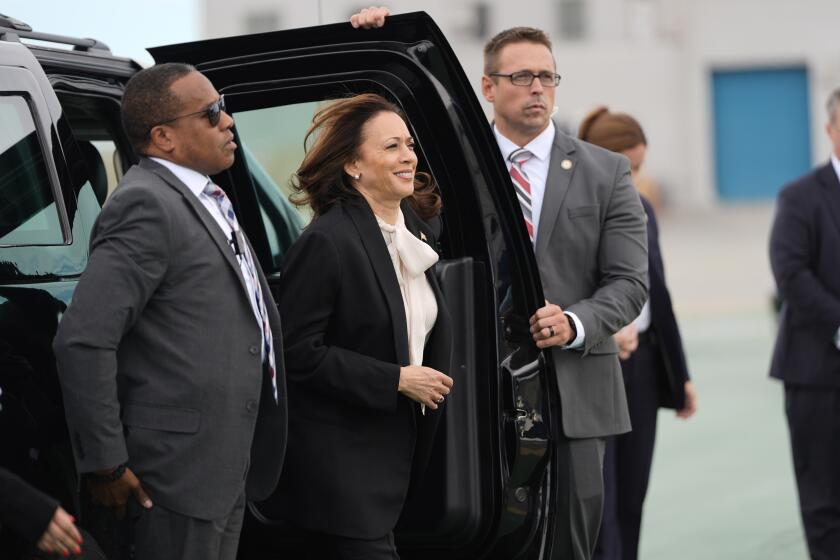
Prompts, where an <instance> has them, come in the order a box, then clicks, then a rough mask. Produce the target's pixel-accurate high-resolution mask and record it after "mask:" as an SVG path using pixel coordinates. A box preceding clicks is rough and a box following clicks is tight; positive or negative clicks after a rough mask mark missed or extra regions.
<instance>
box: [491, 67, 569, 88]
mask: <svg viewBox="0 0 840 560" xmlns="http://www.w3.org/2000/svg"><path fill="white" fill-rule="evenodd" d="M490 75H491V76H499V77H501V78H507V79H509V80H510V83H512V84H513V85H515V86H530V85H531V84H532V83H534V78H539V79H540V84H542V85H543V86H545V87H557V86H558V85H559V84H560V74H554V73H552V72H540V73H539V74H534V73H533V72H528V71H527V70H522V71H520V72H514V73H513V74H500V73H498V72H491V73H490Z"/></svg>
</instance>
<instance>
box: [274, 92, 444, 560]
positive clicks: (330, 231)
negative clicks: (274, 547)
mask: <svg viewBox="0 0 840 560" xmlns="http://www.w3.org/2000/svg"><path fill="white" fill-rule="evenodd" d="M316 132H317V134H318V135H317V139H316V140H315V142H314V143H313V144H312V145H311V146H310V147H309V149H308V150H307V153H306V156H305V158H304V160H303V163H302V165H301V167H300V168H299V169H298V172H297V174H296V180H295V187H296V190H297V194H296V195H293V197H292V199H293V201H294V202H295V203H297V204H308V205H309V206H311V207H312V210H313V211H314V215H315V217H314V219H313V221H312V223H311V224H310V225H309V226H308V227H307V228H306V230H305V231H304V232H303V234H302V235H301V236H300V238H299V239H298V241H297V242H296V243H295V244H294V245H293V246H292V248H291V249H290V250H289V253H288V255H287V257H286V262H285V265H284V270H283V276H282V280H281V286H280V290H279V300H278V305H279V306H280V313H281V316H282V317H283V327H284V338H283V340H284V345H285V351H284V352H285V353H284V356H285V360H286V371H287V375H288V378H287V384H288V391H289V395H288V396H289V399H288V401H289V443H288V455H287V457H288V458H287V460H286V463H285V465H284V469H283V475H282V477H281V481H280V484H279V487H278V492H277V493H276V494H275V496H274V500H273V501H274V503H275V504H276V505H277V506H278V507H279V509H280V510H281V515H282V516H283V517H284V518H285V519H286V520H288V521H289V523H291V524H292V525H294V526H297V527H300V528H302V529H305V530H307V531H310V532H312V533H311V534H308V536H307V538H306V539H305V540H306V545H305V548H306V554H308V555H309V556H308V557H311V558H327V557H333V558H374V559H378V558H383V559H384V558H388V559H394V558H398V555H397V552H396V548H395V546H394V539H393V528H394V526H395V525H396V523H397V519H398V518H399V515H400V512H401V511H402V507H403V503H404V501H405V498H406V494H407V492H408V490H409V486H410V482H412V481H414V480H416V479H417V477H418V476H419V475H420V474H421V473H422V470H423V468H424V467H425V463H426V460H427V458H428V454H429V452H430V450H431V442H432V438H433V436H434V432H435V428H436V426H437V422H438V420H439V418H440V413H441V410H442V409H441V408H440V407H441V406H442V404H443V402H444V399H445V396H446V395H447V394H448V393H449V390H450V388H451V387H452V379H450V378H449V377H448V376H447V375H445V373H443V372H448V371H449V370H450V356H451V336H450V326H449V319H448V317H447V311H446V307H445V304H444V301H443V299H442V297H441V292H440V288H439V286H438V283H437V280H436V278H435V275H434V272H433V268H432V266H433V265H434V263H435V262H436V261H437V253H436V252H435V250H434V249H433V248H434V247H435V238H434V235H433V233H432V229H431V228H430V227H428V226H427V224H426V223H425V222H424V220H422V219H420V217H418V215H417V213H416V212H415V209H417V210H418V211H419V212H420V213H421V214H423V217H424V218H427V219H429V218H432V217H434V216H436V215H437V214H438V213H439V209H440V199H439V197H438V196H437V194H436V189H434V187H433V185H432V184H431V181H430V178H429V177H428V175H423V174H419V173H417V172H416V167H417V156H416V155H415V153H414V141H413V139H412V138H411V136H410V134H409V131H408V127H407V126H406V122H405V120H404V117H403V116H402V114H401V113H400V111H399V109H398V108H397V107H396V106H394V105H393V104H391V103H389V102H388V101H386V100H385V99H384V98H382V97H380V96H378V95H374V94H363V95H358V96H356V97H352V98H349V99H344V100H340V101H337V102H333V103H332V104H330V105H329V106H327V107H326V108H325V109H323V110H321V111H320V112H319V113H317V114H316V115H315V118H314V120H313V126H312V128H311V129H310V132H309V134H308V135H307V140H308V139H309V138H310V137H311V136H312V134H313V133H316Z"/></svg>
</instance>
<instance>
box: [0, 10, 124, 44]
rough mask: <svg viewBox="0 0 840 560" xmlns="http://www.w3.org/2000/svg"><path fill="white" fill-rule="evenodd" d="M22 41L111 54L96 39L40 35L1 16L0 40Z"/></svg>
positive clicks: (14, 20) (25, 25) (16, 20)
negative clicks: (30, 40)
mask: <svg viewBox="0 0 840 560" xmlns="http://www.w3.org/2000/svg"><path fill="white" fill-rule="evenodd" d="M20 39H35V40H38V41H46V42H49V43H62V44H64V45H72V46H73V50H74V51H83V52H91V51H102V52H107V53H110V52H111V49H110V48H108V45H106V44H105V43H103V42H101V41H97V40H96V39H80V38H77V37H67V36H65V35H53V34H52V33H39V32H37V31H32V27H31V26H30V25H28V24H26V23H24V22H22V21H20V20H18V19H15V18H13V17H9V16H7V15H3V14H0V40H3V41H20Z"/></svg>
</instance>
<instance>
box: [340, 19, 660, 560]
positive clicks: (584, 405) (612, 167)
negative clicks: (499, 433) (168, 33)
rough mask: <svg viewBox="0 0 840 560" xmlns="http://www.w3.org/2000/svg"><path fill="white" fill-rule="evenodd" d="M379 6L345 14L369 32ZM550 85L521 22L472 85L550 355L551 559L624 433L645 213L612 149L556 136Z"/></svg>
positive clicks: (594, 527)
mask: <svg viewBox="0 0 840 560" xmlns="http://www.w3.org/2000/svg"><path fill="white" fill-rule="evenodd" d="M388 15H389V11H388V10H387V9H386V8H368V9H365V10H362V11H361V12H360V13H358V14H355V15H354V16H352V18H351V23H352V24H353V25H354V26H355V27H381V26H382V25H384V23H385V18H386V16H388ZM559 83H560V76H559V75H558V74H557V73H556V68H555V61H554V55H553V54H552V51H551V41H550V40H549V38H548V36H547V35H546V34H545V32H543V31H541V30H539V29H534V28H531V27H515V28H512V29H507V30H505V31H502V32H501V33H499V34H498V35H496V36H495V37H493V38H492V39H490V41H489V42H488V43H487V44H486V45H485V47H484V76H482V78H481V91H482V94H483V95H484V98H485V99H486V100H487V101H489V102H490V103H492V104H493V113H494V122H493V132H494V133H495V136H496V140H497V142H498V144H499V149H500V151H501V156H502V157H504V159H505V164H506V165H507V168H508V170H509V172H510V175H511V182H512V183H513V187H514V190H515V192H516V195H517V198H518V199H519V202H520V206H521V207H522V214H523V218H524V220H525V227H526V229H527V231H528V235H529V236H530V238H531V242H532V243H533V246H534V251H535V254H536V258H537V264H538V265H539V269H540V276H541V279H542V284H543V291H544V293H545V296H546V298H547V301H546V305H545V306H544V307H542V308H540V309H538V310H537V311H536V313H535V314H534V316H533V317H531V332H532V333H533V337H534V341H535V343H536V345H537V346H538V347H539V348H545V349H547V350H548V351H549V352H550V356H551V357H552V358H553V361H554V369H555V373H556V375H557V387H558V389H559V392H560V401H561V423H562V433H558V434H556V435H555V446H554V456H553V467H554V473H555V475H556V479H555V480H556V484H557V496H558V501H557V507H556V508H555V517H554V519H555V524H554V530H553V531H552V538H553V546H552V551H553V554H554V557H555V558H563V559H566V560H581V559H589V558H591V556H592V552H593V550H594V548H595V543H596V540H597V536H598V529H599V527H600V523H601V513H602V509H603V495H604V485H603V477H602V470H603V459H604V446H605V438H606V437H608V436H612V435H616V434H620V433H623V432H627V431H629V430H630V418H629V414H628V410H627V399H626V395H625V390H624V382H623V378H622V374H621V368H620V366H619V363H618V357H617V353H618V349H617V347H616V344H615V342H614V340H613V338H612V335H613V334H614V333H615V332H617V331H618V330H619V329H620V328H622V327H623V326H624V325H627V324H628V323H631V322H632V321H633V319H635V318H636V317H637V316H638V315H639V312H640V311H641V309H642V306H643V305H644V302H645V300H646V299H647V281H648V280H647V263H648V259H647V234H646V227H645V217H644V216H645V214H644V210H643V209H642V205H641V202H640V201H639V197H638V194H636V190H635V189H634V188H633V184H632V183H631V180H630V164H629V162H628V160H627V158H625V157H624V156H621V155H617V154H614V153H612V152H608V151H606V150H603V149H601V148H598V147H595V146H593V145H591V144H588V143H586V142H582V141H580V140H578V139H576V138H573V137H571V136H568V135H566V134H564V133H563V132H561V131H560V130H558V129H557V127H556V126H555V125H554V123H553V122H552V120H551V115H552V113H553V111H554V110H555V107H554V94H555V89H556V86H557V85H558V84H559Z"/></svg>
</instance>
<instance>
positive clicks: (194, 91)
mask: <svg viewBox="0 0 840 560" xmlns="http://www.w3.org/2000/svg"><path fill="white" fill-rule="evenodd" d="M170 88H171V90H172V93H174V94H175V95H176V96H177V98H178V99H179V100H180V101H181V107H180V109H179V111H178V113H177V114H175V115H172V117H173V118H174V117H178V116H179V115H189V116H184V117H182V118H178V119H177V120H173V121H172V122H170V123H167V124H162V125H158V126H156V127H154V128H153V129H152V131H151V134H150V136H151V142H150V149H149V154H148V155H157V156H159V157H163V158H164V159H167V160H169V161H172V162H173V163H177V164H179V165H183V166H184V167H188V168H190V169H193V170H195V171H198V172H199V173H204V174H205V175H215V174H217V173H221V172H222V171H224V170H225V169H227V168H228V167H230V166H231V165H233V161H234V152H235V151H236V144H235V143H234V141H233V132H232V131H231V129H232V128H233V118H231V116H230V115H228V114H227V113H225V112H224V111H222V112H221V114H220V118H219V122H218V123H217V124H216V126H213V125H211V124H210V121H209V120H208V118H207V114H206V113H204V112H202V110H203V109H206V108H207V107H209V106H210V105H212V104H213V103H215V102H216V101H218V100H219V92H217V91H216V88H214V87H213V84H211V83H210V80H208V79H207V78H206V77H205V76H204V74H201V73H200V72H191V73H189V74H187V75H186V76H184V77H183V78H180V79H178V80H176V81H175V82H173V83H172V85H171V86H170ZM195 112H197V114H195V115H190V113H195Z"/></svg>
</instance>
